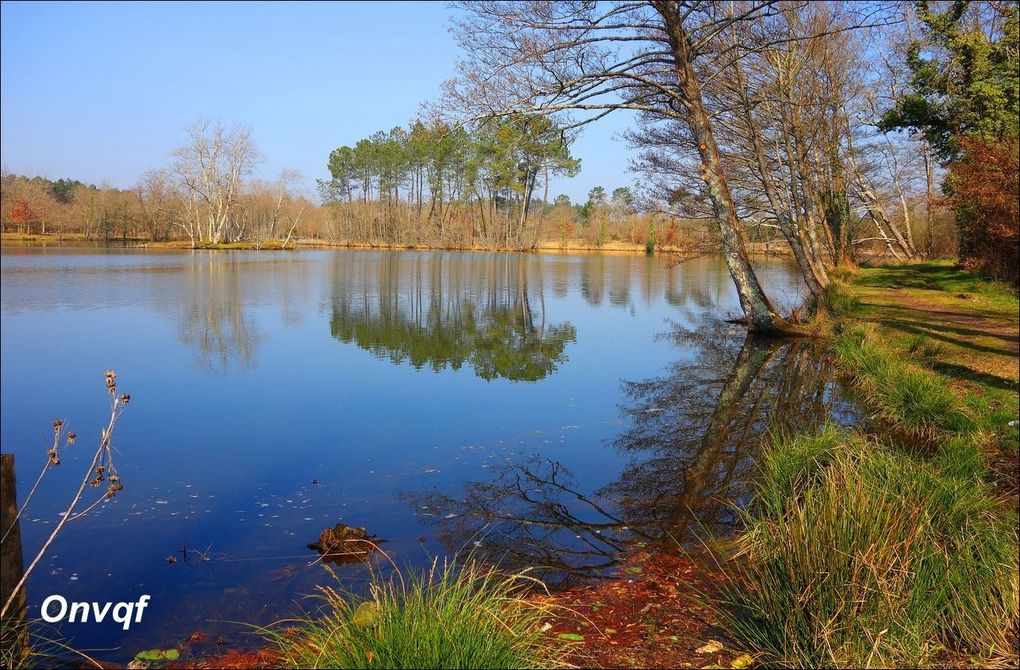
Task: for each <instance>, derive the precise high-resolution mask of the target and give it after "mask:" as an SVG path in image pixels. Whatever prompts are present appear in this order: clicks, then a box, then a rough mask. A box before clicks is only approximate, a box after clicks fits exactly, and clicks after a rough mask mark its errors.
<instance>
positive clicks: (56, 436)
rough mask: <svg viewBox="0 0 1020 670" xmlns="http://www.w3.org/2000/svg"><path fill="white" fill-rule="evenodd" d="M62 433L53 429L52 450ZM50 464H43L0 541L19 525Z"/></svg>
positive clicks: (55, 448)
mask: <svg viewBox="0 0 1020 670" xmlns="http://www.w3.org/2000/svg"><path fill="white" fill-rule="evenodd" d="M60 435H61V431H60V429H57V430H55V431H53V448H52V450H51V451H56V450H57V446H58V445H59V444H60ZM50 465H51V463H50V462H49V461H47V462H46V464H45V465H43V469H42V472H40V473H39V478H38V479H36V480H35V484H33V485H32V490H31V491H29V492H28V497H26V498H25V502H23V503H21V508H20V509H19V510H18V513H17V514H15V515H14V521H12V522H11V525H10V526H9V527H8V528H7V530H5V531H4V535H3V537H0V542H3V541H4V540H6V539H7V536H8V535H9V534H10V532H11V531H12V530H14V526H15V525H17V523H18V519H20V518H21V515H22V513H23V512H24V511H25V509H26V508H28V503H29V502H30V501H31V500H32V496H34V495H35V490H36V489H37V488H39V484H41V483H42V480H43V477H45V476H46V473H47V471H49V469H50Z"/></svg>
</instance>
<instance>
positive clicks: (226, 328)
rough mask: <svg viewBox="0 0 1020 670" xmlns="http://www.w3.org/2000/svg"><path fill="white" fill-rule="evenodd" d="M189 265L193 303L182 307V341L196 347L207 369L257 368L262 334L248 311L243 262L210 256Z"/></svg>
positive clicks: (189, 292)
mask: <svg viewBox="0 0 1020 670" xmlns="http://www.w3.org/2000/svg"><path fill="white" fill-rule="evenodd" d="M187 268H188V273H189V274H188V276H187V279H186V282H187V286H186V288H185V291H184V294H185V295H186V296H187V297H188V299H189V302H187V303H185V304H183V305H182V306H181V315H180V320H179V331H178V332H179V337H180V339H181V341H182V342H184V343H185V344H187V345H189V346H193V347H194V348H195V349H196V361H197V363H198V365H199V366H200V367H202V368H205V369H206V370H209V371H212V372H226V371H227V370H228V369H229V368H230V366H231V365H232V364H233V365H237V366H239V367H240V368H242V369H250V368H254V367H255V355H256V352H257V350H258V347H259V344H260V343H261V341H262V336H261V335H260V334H259V333H258V331H257V329H256V327H255V322H254V321H253V320H252V318H251V317H250V316H249V315H248V314H247V313H246V311H245V304H244V299H243V298H244V296H243V293H242V281H241V264H240V263H237V262H233V261H225V260H223V259H221V258H214V257H213V256H212V255H210V256H208V258H207V259H205V262H202V261H201V260H199V259H195V261H194V262H193V263H191V264H189V265H188V266H187Z"/></svg>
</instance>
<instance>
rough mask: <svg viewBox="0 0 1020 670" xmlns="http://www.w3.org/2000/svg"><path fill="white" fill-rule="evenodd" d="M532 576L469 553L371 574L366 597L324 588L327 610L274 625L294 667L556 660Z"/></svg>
mask: <svg viewBox="0 0 1020 670" xmlns="http://www.w3.org/2000/svg"><path fill="white" fill-rule="evenodd" d="M530 585H532V581H531V580H529V579H527V578H525V577H524V576H522V575H505V574H501V573H499V572H497V571H495V570H492V569H488V568H485V567H482V566H481V565H479V564H477V563H474V562H471V561H468V562H465V563H463V564H462V565H455V564H453V563H446V562H444V563H438V562H434V563H433V564H432V567H431V569H430V570H428V571H427V572H425V573H424V574H421V575H411V576H406V577H401V576H397V577H394V578H391V579H388V580H382V579H378V580H376V581H375V582H374V583H373V585H372V587H371V593H370V595H369V596H367V597H358V596H355V595H353V594H350V593H343V592H341V591H338V590H336V589H333V588H323V589H322V598H323V601H324V605H325V609H326V612H325V613H324V614H322V615H319V616H315V617H310V618H307V619H305V620H303V621H301V622H300V623H299V624H298V625H297V626H296V628H292V629H289V630H287V631H284V632H278V633H274V634H273V635H272V637H273V639H274V640H275V642H276V643H277V645H278V647H279V650H280V652H281V654H282V657H283V659H284V660H285V661H286V663H287V664H288V666H289V667H295V668H367V667H382V668H539V667H557V666H560V665H562V645H558V644H557V643H556V640H555V639H552V638H551V637H550V636H549V635H547V634H546V633H545V632H544V631H543V630H542V628H543V623H544V622H545V620H546V618H547V610H546V609H545V608H543V607H542V606H540V605H537V604H535V603H533V602H530V601H528V600H526V599H525V598H524V596H525V594H526V591H527V588H528V587H529V586H530Z"/></svg>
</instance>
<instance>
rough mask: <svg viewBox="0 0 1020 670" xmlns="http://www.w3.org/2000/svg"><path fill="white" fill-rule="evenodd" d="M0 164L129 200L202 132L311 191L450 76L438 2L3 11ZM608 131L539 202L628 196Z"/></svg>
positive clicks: (51, 6)
mask: <svg viewBox="0 0 1020 670" xmlns="http://www.w3.org/2000/svg"><path fill="white" fill-rule="evenodd" d="M0 7H2V10H0V12H2V16H0V19H2V23H0V33H2V35H0V37H2V39H0V56H2V62H0V66H2V77H0V145H2V147H0V148H2V151H0V153H2V156H0V162H2V164H3V166H4V167H5V168H7V169H8V170H10V171H12V172H15V173H19V174H29V175H35V174H40V175H43V176H46V177H49V178H51V179H58V178H61V177H67V178H71V179H79V180H81V181H84V182H88V183H95V184H99V183H102V182H103V181H107V182H109V183H110V184H111V185H113V186H117V187H120V188H127V187H130V186H132V185H133V184H134V183H135V182H136V180H137V178H138V176H139V175H141V173H142V172H144V171H145V170H147V169H149V168H154V167H162V166H165V165H168V164H169V162H170V157H169V154H170V152H171V151H172V149H173V148H174V147H175V146H178V145H180V144H181V143H182V142H183V140H184V128H185V127H186V126H188V125H189V124H190V123H191V122H193V121H194V120H195V119H196V118H198V117H200V116H202V117H206V118H210V119H220V120H222V121H223V122H224V123H226V124H229V123H230V122H233V121H238V122H241V123H245V124H248V125H250V126H251V127H252V129H253V131H254V136H255V140H256V143H257V144H258V146H259V148H260V149H261V151H262V153H263V154H264V155H265V157H266V161H265V162H264V163H263V164H262V165H261V166H260V168H259V176H261V177H265V178H271V177H273V176H275V175H277V174H278V173H279V172H280V170H281V169H283V168H292V169H296V170H299V171H300V172H302V173H303V174H304V175H305V177H306V187H307V188H308V190H309V191H312V187H314V183H315V182H314V180H315V179H316V178H324V177H327V176H328V173H327V170H326V167H325V165H326V160H327V158H328V156H329V152H330V151H331V150H332V149H334V148H336V147H338V146H340V145H343V144H353V143H354V142H356V141H357V140H358V139H361V138H363V137H366V136H368V135H370V134H371V133H373V132H375V131H376V130H386V129H389V128H392V127H394V126H397V125H406V124H407V122H408V121H409V120H410V119H411V118H412V117H413V116H414V115H415V114H416V112H417V111H418V109H419V105H420V104H421V103H422V102H424V101H426V100H429V99H433V98H435V97H436V96H437V95H438V93H439V89H440V85H441V83H442V82H443V80H445V79H447V78H449V77H450V76H452V75H453V74H454V65H455V61H456V59H457V56H458V48H457V46H456V44H455V43H454V40H453V38H452V36H451V35H450V34H449V32H448V18H449V15H450V11H451V10H449V9H448V8H447V6H446V4H445V3H443V2H410V3H397V2H392V3H387V2H378V3H375V2H373V3H367V2H366V3H356V2H350V3H335V4H334V3H328V4H327V3H307V4H299V3H254V2H253V3H190V2H183V3H152V4H149V3H120V2H114V3H57V2H41V3H35V2H3V3H2V5H0ZM628 122H629V120H628V119H627V118H625V117H622V116H621V117H619V118H615V119H614V118H613V116H610V117H608V118H607V119H605V120H603V121H601V122H600V123H598V124H596V125H595V126H593V127H590V128H589V129H587V130H586V131H585V133H584V135H583V136H582V137H581V139H579V140H578V142H577V143H576V144H575V146H574V148H573V151H574V154H575V156H578V157H580V158H581V159H582V171H581V174H580V175H579V176H578V177H575V178H574V179H560V180H558V181H557V182H555V183H554V184H553V185H552V188H551V189H550V193H551V195H550V197H552V194H557V193H567V194H568V195H570V196H571V198H572V199H573V200H574V201H575V202H576V201H583V200H584V199H585V197H586V194H587V192H588V190H589V189H590V188H591V187H592V186H595V185H602V186H604V187H606V188H607V190H610V191H611V190H612V189H613V188H615V187H616V186H621V185H628V184H631V183H632V182H633V181H634V175H632V174H630V173H628V172H627V160H628V156H629V152H628V151H627V149H626V147H625V146H624V144H623V142H622V141H619V140H615V139H614V138H615V137H617V136H618V134H619V133H621V132H622V131H623V130H624V129H625V128H626V126H627V123H628Z"/></svg>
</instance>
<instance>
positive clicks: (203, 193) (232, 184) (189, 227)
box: [173, 119, 261, 244]
mask: <svg viewBox="0 0 1020 670" xmlns="http://www.w3.org/2000/svg"><path fill="white" fill-rule="evenodd" d="M187 132H188V138H189V141H188V143H187V144H185V145H183V146H181V147H179V148H178V149H177V150H176V151H174V157H175V158H176V160H175V161H174V165H173V171H174V173H175V174H176V175H177V176H178V178H179V179H180V180H181V183H182V184H183V186H184V188H185V191H186V194H187V199H188V201H189V211H190V218H191V222H190V223H189V224H186V225H185V230H186V232H188V234H189V237H190V238H191V240H192V244H194V243H195V241H196V237H197V239H198V240H199V241H202V242H211V243H213V244H218V243H220V242H223V241H224V240H225V239H226V237H227V235H228V233H229V232H230V230H229V228H230V225H231V223H232V218H231V214H232V209H233V207H234V205H235V204H236V202H237V199H238V197H239V195H240V191H241V185H242V181H243V180H244V178H245V177H247V176H248V175H250V174H251V173H252V171H253V170H254V168H255V164H256V163H257V162H258V161H259V160H261V156H260V154H259V151H258V149H257V148H256V146H255V142H254V140H253V139H252V133H251V128H249V127H248V126H241V125H235V126H233V127H232V128H230V129H229V130H226V129H224V127H223V125H222V124H221V123H220V122H218V121H217V122H210V121H207V120H204V119H199V120H198V121H196V122H195V123H194V124H192V125H191V126H190V127H189V128H188V131H187Z"/></svg>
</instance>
